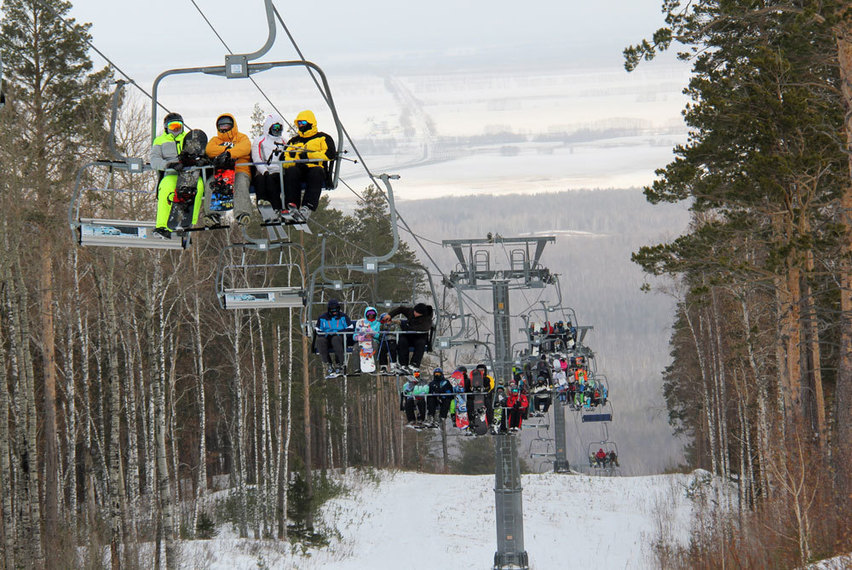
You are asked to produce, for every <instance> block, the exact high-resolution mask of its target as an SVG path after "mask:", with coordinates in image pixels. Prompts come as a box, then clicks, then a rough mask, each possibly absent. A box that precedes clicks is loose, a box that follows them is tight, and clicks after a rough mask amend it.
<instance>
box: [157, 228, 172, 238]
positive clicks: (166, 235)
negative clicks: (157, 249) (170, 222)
mask: <svg viewBox="0 0 852 570" xmlns="http://www.w3.org/2000/svg"><path fill="white" fill-rule="evenodd" d="M154 233H155V234H157V235H158V236H160V237H161V238H163V239H172V232H170V231H169V230H168V228H154Z"/></svg>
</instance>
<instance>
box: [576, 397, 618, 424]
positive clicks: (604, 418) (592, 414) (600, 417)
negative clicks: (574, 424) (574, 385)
mask: <svg viewBox="0 0 852 570" xmlns="http://www.w3.org/2000/svg"><path fill="white" fill-rule="evenodd" d="M580 413H581V414H582V415H581V420H582V422H583V423H589V422H611V421H612V415H613V412H612V404H611V403H610V402H607V403H606V404H605V405H603V406H601V409H600V410H581V412H580Z"/></svg>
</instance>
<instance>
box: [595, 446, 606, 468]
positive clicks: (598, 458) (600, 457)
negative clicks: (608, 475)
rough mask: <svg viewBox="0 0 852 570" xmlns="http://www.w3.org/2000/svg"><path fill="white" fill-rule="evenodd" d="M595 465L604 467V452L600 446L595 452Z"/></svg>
mask: <svg viewBox="0 0 852 570" xmlns="http://www.w3.org/2000/svg"><path fill="white" fill-rule="evenodd" d="M595 465H596V466H597V467H606V452H605V451H604V450H603V448H602V447H601V448H600V449H598V452H597V453H595Z"/></svg>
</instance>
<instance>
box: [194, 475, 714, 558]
mask: <svg viewBox="0 0 852 570" xmlns="http://www.w3.org/2000/svg"><path fill="white" fill-rule="evenodd" d="M703 475H705V474H704V473H703V472H696V474H693V475H655V476H648V477H614V478H603V477H588V476H585V475H558V474H554V473H545V474H538V475H524V476H523V481H522V483H523V487H524V491H523V505H524V539H525V548H526V550H527V553H528V554H529V558H530V566H531V568H534V569H538V570H543V569H551V568H554V569H555V568H652V567H653V566H654V565H653V559H652V558H651V556H650V544H651V542H652V540H653V538H654V536H656V533H657V527H658V525H659V524H661V523H663V524H664V525H665V526H666V529H667V530H666V532H667V533H668V534H669V536H671V537H674V538H679V539H681V540H684V541H685V540H686V538H687V532H688V529H689V517H690V513H691V506H692V502H691V500H690V499H689V498H688V497H687V488H689V487H690V486H691V485H692V484H693V483H694V481H696V480H698V479H701V478H702V477H703ZM346 485H347V486H348V488H349V489H350V492H349V493H348V494H347V496H345V497H340V498H337V499H334V500H332V501H330V502H329V503H328V504H326V505H325V507H324V508H323V514H322V519H323V523H322V524H324V525H325V526H326V527H328V529H329V530H331V529H336V531H337V533H338V537H339V538H335V539H332V543H331V546H330V547H329V548H327V549H325V550H311V551H309V552H308V553H304V554H303V553H302V552H301V551H296V549H293V548H291V547H290V546H289V545H288V544H286V543H282V542H279V541H256V540H240V539H237V538H234V536H233V534H230V531H228V530H227V529H223V532H222V533H221V534H220V535H219V537H217V538H216V539H214V540H211V541H194V542H190V543H185V544H184V546H183V549H182V552H183V561H184V564H185V565H184V567H186V568H206V569H211V570H212V569H222V570H224V569H229V570H230V569H249V568H258V567H261V568H264V567H265V568H299V569H320V568H322V569H352V570H355V569H364V568H370V569H371V570H382V569H388V570H391V569H392V570H399V569H400V568H405V569H417V568H430V569H432V568H454V567H465V568H490V567H491V564H492V563H493V558H494V552H495V550H496V544H497V543H496V523H495V519H494V490H493V487H494V477H493V476H462V475H429V474H422V473H409V472H396V473H380V474H379V480H378V481H377V480H376V479H375V478H374V477H365V476H363V475H360V474H356V473H351V474H350V475H348V476H347V477H346ZM264 565H265V566H264Z"/></svg>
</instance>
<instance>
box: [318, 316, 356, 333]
mask: <svg viewBox="0 0 852 570" xmlns="http://www.w3.org/2000/svg"><path fill="white" fill-rule="evenodd" d="M316 328H317V331H318V332H321V333H326V334H336V333H342V332H345V331H351V330H352V320H351V319H350V318H349V316H348V315H347V314H346V313H340V314H339V315H337V316H336V317H332V316H331V315H330V314H329V313H323V314H321V315H320V316H319V318H318V319H317V325H316Z"/></svg>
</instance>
